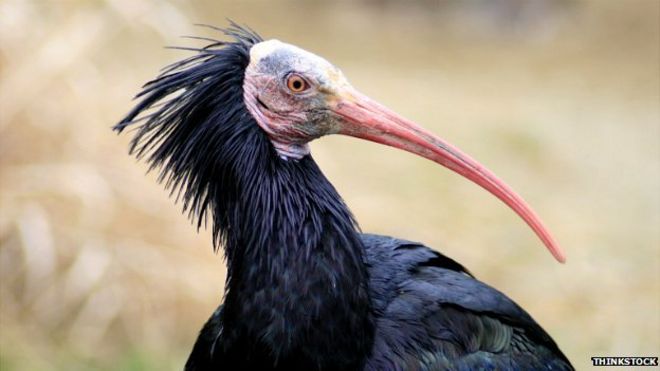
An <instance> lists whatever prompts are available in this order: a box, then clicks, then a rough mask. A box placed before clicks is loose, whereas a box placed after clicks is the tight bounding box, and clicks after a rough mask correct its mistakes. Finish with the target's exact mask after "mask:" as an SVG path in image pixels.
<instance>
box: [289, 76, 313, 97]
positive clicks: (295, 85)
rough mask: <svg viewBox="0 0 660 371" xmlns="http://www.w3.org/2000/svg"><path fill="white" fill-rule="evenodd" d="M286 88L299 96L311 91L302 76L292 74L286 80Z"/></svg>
mask: <svg viewBox="0 0 660 371" xmlns="http://www.w3.org/2000/svg"><path fill="white" fill-rule="evenodd" d="M286 87H287V88H288V89H289V90H290V91H291V92H292V93H296V94H297V93H302V92H304V91H305V90H307V89H309V84H308V83H307V81H306V80H305V79H304V78H303V77H302V76H300V75H298V74H295V73H292V74H290V75H289V76H288V77H287V78H286Z"/></svg>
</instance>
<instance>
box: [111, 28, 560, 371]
mask: <svg viewBox="0 0 660 371" xmlns="http://www.w3.org/2000/svg"><path fill="white" fill-rule="evenodd" d="M222 31H223V32H224V33H225V34H226V35H227V36H229V37H230V38H231V39H230V41H217V40H213V39H208V40H210V41H211V44H210V45H208V46H207V47H204V48H200V49H195V48H191V49H192V50H193V51H194V52H195V54H194V55H193V56H191V57H189V58H187V59H184V60H182V61H179V62H177V63H174V64H173V65H170V66H169V67H167V68H166V69H165V70H164V71H163V72H162V73H161V74H160V75H159V76H158V77H157V78H156V79H155V80H153V81H151V82H149V83H147V84H146V85H145V87H144V89H143V90H142V92H141V93H140V94H139V95H138V97H139V98H140V99H141V100H140V101H139V103H138V104H137V105H136V107H135V108H134V109H133V110H132V111H131V112H130V113H128V115H127V116H126V117H125V118H124V119H123V120H122V121H121V122H120V123H119V124H117V125H116V127H115V129H116V130H117V131H120V132H121V131H122V130H123V129H124V128H126V127H129V126H134V127H135V136H134V138H133V140H132V144H131V152H132V153H135V154H136V155H137V157H138V158H141V157H143V156H148V162H149V163H150V165H151V169H154V168H159V169H160V171H161V173H160V179H161V181H164V182H165V184H166V186H167V187H168V188H169V189H171V190H172V192H173V193H177V194H178V196H179V197H178V198H177V199H179V198H180V199H182V201H183V209H184V211H187V212H188V213H189V215H190V216H191V217H192V218H195V219H196V220H197V226H198V228H199V227H200V226H201V225H202V224H203V223H204V222H205V221H206V220H207V219H211V221H212V226H213V227H212V230H213V240H214V246H215V247H217V246H222V247H223V248H224V253H225V256H226V259H227V266H228V273H227V281H226V290H225V297H224V303H222V304H221V305H220V307H219V308H218V309H217V310H216V311H215V313H213V315H212V316H211V318H210V319H209V320H208V322H207V323H206V324H205V325H204V327H203V328H202V330H201V333H200V334H199V337H198V339H197V341H196V343H195V345H194V348H193V350H192V354H191V355H190V357H189V359H188V361H187V363H186V366H185V367H186V370H445V369H447V370H472V369H482V370H484V369H487V370H523V369H528V370H571V369H572V366H571V364H570V362H569V360H568V359H567V358H566V357H565V356H564V354H562V352H561V351H560V350H559V348H558V347H557V345H556V344H555V342H554V341H553V340H552V339H551V338H550V336H549V335H548V334H547V333H546V332H545V331H544V330H543V329H542V328H541V327H540V326H539V325H538V324H537V323H536V322H535V321H534V320H533V319H532V318H531V317H530V316H529V315H528V314H527V313H526V312H525V311H524V310H523V309H521V308H520V307H519V306H518V305H516V304H515V303H514V302H513V301H512V300H511V299H509V298H507V297H506V296H505V295H504V294H502V293H500V292H499V291H497V290H495V289H494V288H491V287H490V286H488V285H486V284H484V283H482V282H480V281H478V280H476V279H475V278H474V277H473V276H472V275H471V274H470V273H469V272H468V271H467V270H466V269H465V268H463V266H462V265H461V264H459V263H457V262H455V261H454V260H452V259H450V258H448V257H446V256H444V255H442V254H440V253H438V252H436V251H434V250H431V249H430V248H428V247H426V246H424V245H422V244H420V243H416V242H410V241H406V240H401V239H397V238H392V237H386V236H378V235H371V234H363V233H361V232H360V230H359V229H358V227H357V224H356V222H355V220H354V219H353V216H352V215H351V212H350V211H349V209H348V207H347V206H346V204H345V203H344V202H343V201H342V199H341V197H340V196H339V194H337V191H336V190H335V188H334V187H333V186H332V185H331V184H330V182H329V181H328V180H327V179H326V178H325V177H324V176H323V173H322V172H321V170H320V169H319V168H318V166H317V165H316V163H315V162H314V160H313V159H312V156H311V155H310V150H309V146H308V143H309V142H310V141H311V140H313V139H316V138H319V137H322V136H324V135H328V134H344V135H350V136H354V137H358V138H362V139H366V140H370V141H374V142H378V143H382V144H386V145H389V146H393V147H396V148H400V149H403V150H406V151H409V152H412V153H415V154H418V155H420V156H422V157H425V158H427V159H430V160H432V161H435V162H437V163H439V164H441V165H443V166H445V167H448V168H449V169H451V170H453V171H455V172H457V173H459V174H461V175H463V176H464V177H466V178H468V179H470V180H472V181H473V182H475V183H477V184H478V185H480V186H481V187H483V188H485V189H486V190H488V191H489V192H491V193H492V194H494V195H495V196H497V197H498V198H500V199H501V200H502V201H503V202H504V203H505V204H507V205H508V206H509V207H511V208H512V209H513V210H514V211H515V212H516V213H518V215H520V216H521V217H522V219H524V220H525V221H526V222H527V224H529V226H530V227H531V228H532V229H533V230H534V231H535V232H536V233H537V234H538V236H539V237H540V238H541V240H543V242H544V243H545V245H546V246H547V247H548V249H549V250H550V252H551V253H552V254H553V255H554V256H555V258H556V259H557V260H559V261H563V260H564V255H563V253H562V252H561V250H560V249H559V247H558V245H557V244H556V243H555V242H554V241H553V239H552V237H551V236H550V234H549V233H548V232H547V231H546V229H545V228H544V227H543V225H542V224H541V221H540V220H539V219H538V217H537V216H536V215H535V214H534V213H533V211H532V210H531V209H530V208H529V207H528V206H527V204H526V203H525V202H524V201H523V200H522V199H521V198H520V197H519V196H518V195H516V194H515V193H514V192H513V191H512V190H511V189H510V188H509V187H508V186H506V185H505V184H504V183H502V182H501V181H500V180H498V179H497V178H496V177H495V175H493V174H492V173H491V172H490V171H488V170H487V169H485V168H484V167H483V166H481V165H479V164H478V163H477V162H476V161H474V160H472V159H471V158H470V157H468V156H467V155H465V154H463V153H462V152H461V151H459V150H458V149H457V148H456V147H454V146H452V145H450V144H448V143H447V142H445V141H443V140H442V139H440V138H438V137H436V136H435V135H433V134H431V133H430V132H428V131H426V130H424V129H423V128H421V127H420V126H417V125H416V124H414V123H412V122H411V121H408V120H406V119H404V118H402V117H400V116H398V115H397V114H395V113H394V112H392V111H390V110H388V109H387V108H385V107H383V106H381V105H380V104H378V103H376V102H374V101H372V100H371V99H369V98H367V97H366V96H364V95H362V94H360V93H359V92H358V91H357V90H355V89H354V88H353V87H352V86H351V85H350V84H349V83H348V81H347V80H346V78H345V77H344V75H343V74H342V73H341V72H340V70H339V69H337V68H336V67H335V66H333V65H332V64H330V63H329V62H327V61H326V60H325V59H323V58H320V57H318V56H316V55H314V54H312V53H310V52H307V51H305V50H302V49H300V48H298V47H295V46H293V45H289V44H286V43H283V42H280V41H278V40H268V41H264V40H262V38H261V37H260V36H259V35H257V34H256V33H255V32H254V31H252V30H250V29H249V28H247V27H241V26H238V25H236V24H234V23H232V24H231V26H230V27H229V28H227V29H224V30H222Z"/></svg>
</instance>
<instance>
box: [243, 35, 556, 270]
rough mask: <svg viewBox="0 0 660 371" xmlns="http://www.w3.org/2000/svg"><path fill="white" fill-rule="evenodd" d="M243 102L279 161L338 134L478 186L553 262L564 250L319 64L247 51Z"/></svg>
mask: <svg viewBox="0 0 660 371" xmlns="http://www.w3.org/2000/svg"><path fill="white" fill-rule="evenodd" d="M243 99H244V102H245V105H246V106H247V108H248V110H249V111H250V113H251V114H252V116H253V117H254V119H255V120H256V122H257V123H258V124H259V126H260V127H261V128H262V129H263V130H264V131H265V132H266V133H267V134H268V136H269V138H270V141H271V143H272V144H273V146H274V147H275V149H276V151H277V152H278V154H279V155H280V156H281V157H283V158H285V159H293V160H295V159H300V158H302V157H303V156H305V155H307V154H308V153H309V147H308V143H309V142H310V141H311V140H313V139H316V138H318V137H321V136H324V135H328V134H344V135H349V136H353V137H357V138H362V139H366V140H370V141H373V142H377V143H381V144H385V145H389V146H392V147H396V148H399V149H403V150H405V151H408V152H411V153H414V154H417V155H419V156H422V157H425V158H427V159H429V160H432V161H434V162H436V163H438V164H440V165H443V166H445V167H447V168H449V169H451V170H453V171H455V172H457V173H458V174H460V175H462V176H464V177H466V178H468V179H470V180H472V181H473V182H475V183H477V184H478V185H479V186H481V187H483V188H484V189H486V190H487V191H489V192H490V193H492V194H493V195H495V196H496V197H498V198H499V199H500V200H502V201H503V202H504V203H505V204H507V205H508V206H509V207H511V209H513V210H514V211H515V212H516V213H517V214H518V215H519V216H520V217H521V218H523V219H524V220H525V222H527V224H528V225H529V226H530V227H531V228H532V229H533V230H534V232H536V234H537V235H538V236H539V237H540V238H541V240H542V241H543V242H544V244H545V245H546V247H547V248H548V249H549V250H550V252H551V253H552V254H553V255H554V257H555V258H556V259H557V260H558V261H560V262H563V261H564V260H565V257H564V254H563V252H562V250H561V249H560V248H559V246H558V245H557V243H556V242H555V241H554V240H553V238H552V236H551V235H550V233H549V232H548V231H547V230H546V228H545V227H544V226H543V224H542V223H541V221H540V219H539V218H538V216H537V215H536V214H535V213H534V211H533V210H532V209H531V208H530V207H529V206H528V205H527V203H526V202H525V201H524V200H523V199H522V198H521V197H520V196H518V195H517V194H516V193H515V192H514V191H513V190H511V188H509V187H508V186H507V185H506V184H505V183H504V182H502V181H501V180H499V179H498V178H497V177H496V176H495V175H494V174H493V173H492V172H490V171H489V170H488V169H486V168H485V167H484V166H482V165H481V164H479V163H478V162H476V161H475V160H473V159H472V158H470V157H469V156H468V155H466V154H464V153H463V152H461V151H460V150H459V149H458V148H456V147H454V146H452V145H451V144H449V143H447V142H445V141H444V140H442V139H440V138H439V137H437V136H436V135H434V134H432V133H430V132H429V131H427V130H425V129H423V128H422V127H420V126H419V125H417V124H415V123H413V122H411V121H409V120H407V119H405V118H403V117H401V116H399V115H397V114H396V113H394V112H392V111H391V110H389V109H387V108H385V107H383V106H382V105H380V104H378V103H376V102H374V101H373V100H371V99H369V98H368V97H366V96H365V95H363V94H361V93H359V92H358V91H357V90H355V89H354V88H353V87H352V86H351V85H350V84H349V83H348V81H347V79H346V78H345V77H344V75H343V74H342V73H341V71H340V70H339V69H338V68H337V67H335V66H333V65H332V64H330V63H329V62H328V61H326V60H325V59H323V58H321V57H319V56H317V55H315V54H312V53H310V52H308V51H305V50H303V49H300V48H298V47H296V46H293V45H289V44H286V43H283V42H280V41H278V40H268V41H262V42H259V43H257V44H255V45H253V46H252V48H251V49H250V63H249V65H248V67H247V69H246V71H245V78H244V82H243Z"/></svg>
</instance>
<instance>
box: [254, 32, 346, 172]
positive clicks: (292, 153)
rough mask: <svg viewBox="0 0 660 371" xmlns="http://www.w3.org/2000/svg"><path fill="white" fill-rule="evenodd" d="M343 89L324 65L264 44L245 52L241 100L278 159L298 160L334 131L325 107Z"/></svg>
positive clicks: (312, 56) (288, 47) (289, 49)
mask: <svg viewBox="0 0 660 371" xmlns="http://www.w3.org/2000/svg"><path fill="white" fill-rule="evenodd" d="M292 79H295V80H296V81H295V82H294V85H291V81H292ZM294 86H295V87H299V88H300V89H299V90H298V89H293V87H294ZM348 88H350V85H349V84H348V82H347V81H346V78H345V77H344V75H343V74H342V73H341V71H339V69H338V68H337V67H335V66H333V65H332V64H331V63H330V62H328V61H326V60H325V59H323V58H321V57H319V56H317V55H315V54H313V53H310V52H308V51H306V50H303V49H300V48H298V47H296V46H293V45H290V44H286V43H283V42H281V41H279V40H268V41H263V42H260V43H258V44H255V45H254V46H252V48H251V49H250V64H249V65H248V67H247V69H246V71H245V79H244V83H243V90H244V95H243V99H244V101H245V104H246V106H247V108H248V110H249V111H250V113H251V114H252V116H254V118H255V120H256V121H257V123H258V124H259V126H260V127H261V128H262V129H263V130H264V131H265V132H266V133H267V134H268V136H269V138H270V140H271V142H272V143H273V146H274V147H275V149H276V150H277V152H278V154H279V155H280V156H281V157H283V158H286V159H289V158H292V159H300V158H302V157H303V156H305V155H306V154H308V153H309V146H308V145H307V143H309V141H311V140H313V139H315V138H318V137H321V136H323V135H326V134H333V133H337V132H338V131H339V128H338V126H337V123H336V118H335V117H334V115H333V114H332V112H331V111H330V110H328V103H329V102H332V101H333V100H335V99H334V98H335V97H336V96H337V95H338V94H340V93H341V92H342V91H344V90H347V89H348Z"/></svg>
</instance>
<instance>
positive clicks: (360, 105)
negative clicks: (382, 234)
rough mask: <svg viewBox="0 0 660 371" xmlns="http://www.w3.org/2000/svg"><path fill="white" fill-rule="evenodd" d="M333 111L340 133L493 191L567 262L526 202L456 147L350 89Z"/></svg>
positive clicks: (547, 245)
mask: <svg viewBox="0 0 660 371" xmlns="http://www.w3.org/2000/svg"><path fill="white" fill-rule="evenodd" d="M332 110H333V111H334V112H335V113H336V114H337V115H338V116H339V117H340V119H341V120H340V121H341V123H340V128H339V134H345V135H350V136H353V137H357V138H362V139H366V140H369V141H372V142H377V143H381V144H385V145H388V146H392V147H395V148H399V149H403V150H405V151H408V152H411V153H414V154H416V155H419V156H422V157H424V158H427V159H429V160H431V161H435V162H437V163H438V164H440V165H443V166H445V167H447V168H449V169H451V170H453V171H455V172H457V173H458V174H461V175H462V176H464V177H466V178H468V179H470V180H471V181H473V182H474V183H476V184H478V185H479V186H481V187H482V188H484V189H485V190H487V191H488V192H490V193H492V194H493V195H495V196H496V197H497V198H499V199H500V200H502V202H504V203H505V204H507V205H508V206H509V207H510V208H511V209H513V211H515V212H516V213H517V214H518V215H519V216H520V217H521V218H522V219H523V220H524V221H525V222H526V223H527V224H528V225H529V226H530V227H531V228H532V229H533V230H534V232H535V233H536V235H537V236H538V237H539V238H540V239H541V240H542V241H543V243H544V244H545V246H546V247H547V248H548V250H550V253H551V254H552V255H553V256H554V257H555V259H557V261H559V262H561V263H563V262H565V261H566V256H565V255H564V252H563V251H562V250H561V248H560V247H559V245H557V242H555V240H554V239H553V238H552V236H551V235H550V233H549V232H548V230H547V229H546V228H545V226H544V225H543V223H542V222H541V220H540V219H539V217H538V216H537V215H536V213H534V211H533V210H532V209H531V208H530V207H529V205H527V203H526V202H525V201H524V200H523V199H522V198H521V197H520V196H518V195H517V194H516V193H515V192H514V191H513V190H512V189H511V188H509V186H507V185H506V184H505V183H504V182H502V181H501V180H499V179H498V178H497V177H496V176H495V175H494V174H493V173H492V172H490V171H489V170H488V169H486V168H485V167H483V166H482V165H481V164H479V163H478V162H477V161H475V160H473V159H472V158H470V156H468V155H466V154H464V153H463V152H461V151H460V150H459V149H458V148H456V147H454V146H452V145H451V144H449V143H447V142H445V141H443V140H442V139H440V138H438V137H437V136H435V135H434V134H432V133H430V132H428V131H427V130H425V129H424V128H422V127H420V126H419V125H417V124H415V123H413V122H411V121H409V120H406V119H405V118H403V117H401V116H399V115H397V114H396V113H394V112H392V111H390V110H389V109H387V108H385V107H383V106H382V105H380V104H378V103H376V102H374V101H373V100H371V99H370V98H368V97H367V96H364V95H362V94H360V93H359V92H357V91H355V90H353V89H350V90H349V91H347V92H346V93H345V94H342V95H341V97H340V98H339V100H337V101H335V102H334V103H333V107H332Z"/></svg>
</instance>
